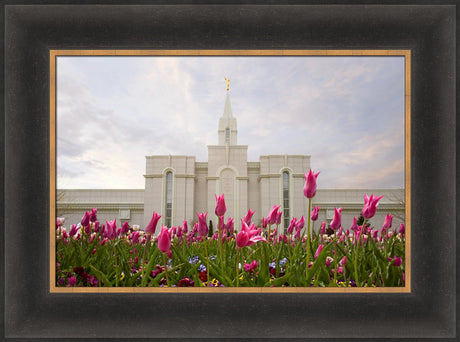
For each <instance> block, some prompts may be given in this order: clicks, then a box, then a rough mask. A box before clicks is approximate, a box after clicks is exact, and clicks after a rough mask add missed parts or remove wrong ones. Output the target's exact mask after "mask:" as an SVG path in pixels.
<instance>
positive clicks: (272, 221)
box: [267, 205, 280, 224]
mask: <svg viewBox="0 0 460 342" xmlns="http://www.w3.org/2000/svg"><path fill="white" fill-rule="evenodd" d="M279 208H280V206H279V205H274V206H273V208H272V209H271V210H270V212H269V213H268V216H267V220H268V224H275V223H276V219H277V217H278V209H279Z"/></svg>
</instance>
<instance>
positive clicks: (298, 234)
mask: <svg viewBox="0 0 460 342" xmlns="http://www.w3.org/2000/svg"><path fill="white" fill-rule="evenodd" d="M301 231H302V229H299V228H297V227H296V228H295V234H294V239H300V232H301Z"/></svg>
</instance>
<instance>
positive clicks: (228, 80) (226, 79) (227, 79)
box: [225, 77, 230, 91]
mask: <svg viewBox="0 0 460 342" xmlns="http://www.w3.org/2000/svg"><path fill="white" fill-rule="evenodd" d="M225 81H227V91H228V89H229V88H228V87H229V86H228V84H229V83H230V79H229V78H227V77H225Z"/></svg>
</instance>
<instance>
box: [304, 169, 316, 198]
mask: <svg viewBox="0 0 460 342" xmlns="http://www.w3.org/2000/svg"><path fill="white" fill-rule="evenodd" d="M318 175H319V172H318V173H317V174H315V173H314V172H313V171H312V170H311V169H310V171H309V172H308V175H307V174H306V173H305V174H304V176H305V186H304V188H303V194H304V195H305V197H307V198H313V197H314V196H315V194H316V179H317V178H318Z"/></svg>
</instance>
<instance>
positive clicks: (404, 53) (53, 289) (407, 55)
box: [49, 49, 411, 293]
mask: <svg viewBox="0 0 460 342" xmlns="http://www.w3.org/2000/svg"><path fill="white" fill-rule="evenodd" d="M59 56H75V57H76V56H152V57H154V56H178V57H187V56H229V57H231V56H305V57H308V56H344V57H345V56H400V57H404V62H405V63H404V78H405V94H404V96H405V115H404V119H405V120H404V121H405V127H404V132H405V151H404V154H405V167H404V174H405V175H404V183H405V225H406V245H405V248H406V252H405V255H406V258H405V262H406V264H405V271H406V273H405V277H406V279H405V286H404V287H348V288H345V287H319V288H318V287H273V288H271V287H238V288H236V287H219V288H209V287H169V288H168V287H163V288H155V287H57V286H56V244H55V240H56V236H55V234H56V229H55V226H56V91H57V89H56V77H57V73H56V58H57V57H59ZM49 81H50V83H49V84H50V95H49V96H50V121H49V122H50V131H49V138H50V161H49V167H50V194H49V199H50V213H49V214H50V241H49V242H50V245H49V247H50V248H49V250H50V273H49V274H50V288H49V292H50V293H410V292H411V243H410V241H411V216H410V214H411V210H410V208H411V196H410V193H411V192H410V187H411V172H410V171H411V158H410V156H411V155H410V153H411V141H410V137H411V120H410V118H411V51H410V50H404V49H402V50H386V49H382V50H364V49H357V50H50V79H49Z"/></svg>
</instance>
